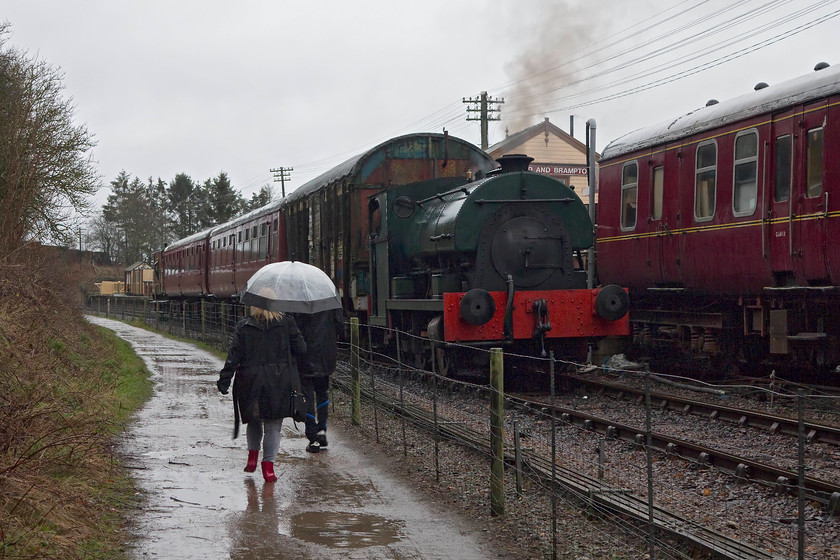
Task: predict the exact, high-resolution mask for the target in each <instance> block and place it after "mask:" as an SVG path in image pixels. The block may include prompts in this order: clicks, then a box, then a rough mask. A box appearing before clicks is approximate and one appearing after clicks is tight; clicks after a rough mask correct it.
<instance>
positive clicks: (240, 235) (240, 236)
mask: <svg viewBox="0 0 840 560" xmlns="http://www.w3.org/2000/svg"><path fill="white" fill-rule="evenodd" d="M239 242H240V243H242V232H241V231H240V232H239Z"/></svg>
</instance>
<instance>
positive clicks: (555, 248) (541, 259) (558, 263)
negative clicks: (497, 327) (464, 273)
mask: <svg viewBox="0 0 840 560" xmlns="http://www.w3.org/2000/svg"><path fill="white" fill-rule="evenodd" d="M540 218H543V219H540ZM551 226H552V224H551V222H550V220H549V219H548V217H543V216H542V212H538V213H536V215H532V216H518V217H512V218H511V219H509V220H507V221H506V222H504V224H503V225H502V227H500V228H498V229H497V230H496V232H495V235H494V236H493V241H492V244H491V246H492V249H491V258H492V260H493V268H495V269H496V272H497V273H498V274H499V276H500V277H501V278H504V277H505V276H506V275H508V274H510V275H512V276H513V278H514V280H515V283H516V287H517V288H533V287H536V286H540V285H541V284H543V283H544V282H545V281H546V280H548V279H549V278H550V277H551V275H552V274H553V273H554V272H558V271H559V272H561V273H562V272H563V269H564V263H563V261H564V254H565V253H567V252H568V253H570V251H569V249H568V245H567V244H566V243H565V238H564V236H563V233H562V230H561V229H560V228H557V227H551Z"/></svg>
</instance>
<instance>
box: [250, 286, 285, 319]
mask: <svg viewBox="0 0 840 560" xmlns="http://www.w3.org/2000/svg"><path fill="white" fill-rule="evenodd" d="M257 295H259V296H262V297H265V298H269V299H272V298H274V297H275V296H276V294H275V293H274V290H272V289H271V288H269V287H267V286H263V287H262V288H260V291H259V292H258V293H257ZM251 316H252V317H253V318H254V319H256V320H257V321H263V322H264V323H270V322H271V321H275V320H277V319H279V318H280V317H282V316H283V314H282V313H280V312H279V311H268V310H266V309H263V308H262V307H256V306H254V305H252V306H251Z"/></svg>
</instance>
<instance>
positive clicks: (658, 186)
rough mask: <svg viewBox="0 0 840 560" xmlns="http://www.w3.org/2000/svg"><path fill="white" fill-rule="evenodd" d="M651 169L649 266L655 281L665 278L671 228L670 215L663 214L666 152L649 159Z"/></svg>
mask: <svg viewBox="0 0 840 560" xmlns="http://www.w3.org/2000/svg"><path fill="white" fill-rule="evenodd" d="M648 169H649V170H650V175H649V180H648V189H649V192H650V195H649V199H648V204H649V206H650V208H648V212H649V214H648V220H647V221H648V266H649V267H651V269H652V270H651V275H652V279H653V282H654V283H661V282H664V280H665V277H666V276H665V270H664V268H663V267H664V266H665V256H664V254H665V247H664V245H665V244H666V242H667V241H666V237H668V236H669V234H670V230H671V228H670V227H669V226H668V216H663V214H662V211H663V207H662V206H663V199H664V196H663V195H664V190H665V154H664V152H663V153H659V154H655V155H653V156H651V158H650V159H649V160H648Z"/></svg>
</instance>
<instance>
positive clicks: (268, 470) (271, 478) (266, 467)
mask: <svg viewBox="0 0 840 560" xmlns="http://www.w3.org/2000/svg"><path fill="white" fill-rule="evenodd" d="M260 465H261V466H262V472H263V478H264V479H265V481H266V482H277V475H276V474H274V462H273V461H263V462H262V463H260Z"/></svg>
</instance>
